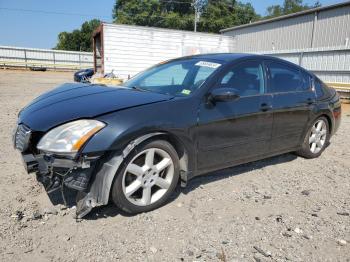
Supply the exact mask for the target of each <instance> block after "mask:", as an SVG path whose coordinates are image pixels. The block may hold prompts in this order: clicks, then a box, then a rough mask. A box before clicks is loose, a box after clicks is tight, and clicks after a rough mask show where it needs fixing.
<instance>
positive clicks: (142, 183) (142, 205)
mask: <svg viewBox="0 0 350 262" xmlns="http://www.w3.org/2000/svg"><path fill="white" fill-rule="evenodd" d="M152 154H153V160H152ZM179 173H180V168H179V157H178V155H177V152H176V150H175V149H174V147H173V146H172V145H171V144H170V143H169V142H167V141H164V140H151V141H146V142H144V143H142V144H140V145H139V146H137V147H136V148H135V149H134V150H133V151H132V152H131V153H130V154H129V155H128V157H127V158H126V159H125V160H124V162H123V164H122V167H121V168H120V169H119V171H118V172H117V174H116V178H115V180H114V183H113V187H112V200H113V202H114V204H115V205H116V206H117V207H118V208H120V209H121V210H123V211H124V212H126V213H127V214H130V215H134V214H138V213H142V212H148V211H151V210H154V209H156V208H159V207H160V206H162V205H163V204H165V203H166V201H167V200H168V199H169V197H170V195H171V194H172V193H173V192H174V190H175V188H176V186H177V183H178V180H179Z"/></svg>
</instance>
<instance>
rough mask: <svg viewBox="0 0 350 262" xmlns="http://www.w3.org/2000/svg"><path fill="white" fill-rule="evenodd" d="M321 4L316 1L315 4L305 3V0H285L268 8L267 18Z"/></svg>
mask: <svg viewBox="0 0 350 262" xmlns="http://www.w3.org/2000/svg"><path fill="white" fill-rule="evenodd" d="M319 6H321V4H320V2H318V1H317V2H316V3H315V4H314V5H308V4H304V3H303V0H284V3H283V5H282V6H281V5H272V6H269V7H268V8H267V16H266V17H265V18H272V17H277V16H281V15H288V14H292V13H296V12H300V11H304V10H308V9H311V8H315V7H319Z"/></svg>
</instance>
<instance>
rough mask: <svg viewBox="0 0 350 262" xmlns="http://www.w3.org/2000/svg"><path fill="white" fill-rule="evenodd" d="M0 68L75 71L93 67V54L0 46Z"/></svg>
mask: <svg viewBox="0 0 350 262" xmlns="http://www.w3.org/2000/svg"><path fill="white" fill-rule="evenodd" d="M0 67H22V68H39V67H40V68H41V67H43V68H47V69H53V70H76V69H81V68H91V67H93V54H92V53H88V52H72V51H60V50H51V49H37V48H19V47H10V46H0Z"/></svg>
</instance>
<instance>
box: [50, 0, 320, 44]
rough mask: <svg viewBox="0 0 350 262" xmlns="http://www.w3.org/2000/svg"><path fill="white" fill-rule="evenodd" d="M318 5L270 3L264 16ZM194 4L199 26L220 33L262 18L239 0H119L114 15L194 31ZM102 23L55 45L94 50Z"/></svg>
mask: <svg viewBox="0 0 350 262" xmlns="http://www.w3.org/2000/svg"><path fill="white" fill-rule="evenodd" d="M194 3H196V4H194ZM318 6H320V3H319V2H316V3H315V4H314V5H311V6H310V5H308V4H304V3H303V0H284V3H283V5H272V6H270V7H268V8H267V13H268V15H267V16H266V17H263V18H272V17H276V16H281V15H286V14H290V13H295V12H299V11H303V10H307V9H310V8H314V7H318ZM195 8H196V10H197V11H198V12H199V13H200V14H201V15H200V19H199V21H198V23H197V29H198V31H201V32H211V33H218V32H219V31H220V30H221V29H224V28H228V27H232V26H237V25H242V24H247V23H250V22H254V21H256V20H259V19H261V17H260V16H259V15H258V14H257V13H256V12H255V10H254V7H253V6H252V5H251V4H250V3H242V2H240V1H237V0H196V1H195V0H116V2H115V4H114V8H113V12H112V15H113V19H114V22H115V23H117V24H129V25H140V26H152V27H162V28H171V29H179V30H189V31H193V29H194V13H195ZM99 24H100V21H99V20H96V19H94V20H91V21H87V22H85V23H83V24H82V26H81V28H80V29H76V30H74V31H72V32H61V33H60V34H59V35H58V43H57V45H56V47H55V49H61V50H74V51H92V33H93V31H94V30H95V29H96V28H97V27H98V25H99Z"/></svg>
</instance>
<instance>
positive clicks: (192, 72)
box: [123, 59, 221, 96]
mask: <svg viewBox="0 0 350 262" xmlns="http://www.w3.org/2000/svg"><path fill="white" fill-rule="evenodd" d="M220 66H221V63H219V62H213V61H209V60H200V59H188V60H177V61H172V62H168V63H165V64H159V65H156V66H154V67H151V68H150V69H148V70H146V71H144V72H142V73H139V74H137V75H136V76H135V77H133V78H131V79H130V80H129V81H127V82H125V83H124V84H123V85H124V86H126V87H130V88H135V89H140V90H145V91H152V92H157V93H163V94H169V95H177V96H188V95H190V94H191V93H193V92H194V91H196V90H197V89H198V88H200V86H201V85H202V84H203V83H204V82H205V80H206V79H207V78H208V77H209V76H210V75H212V74H213V72H214V71H215V70H217V69H218V68H219V67H220Z"/></svg>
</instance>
